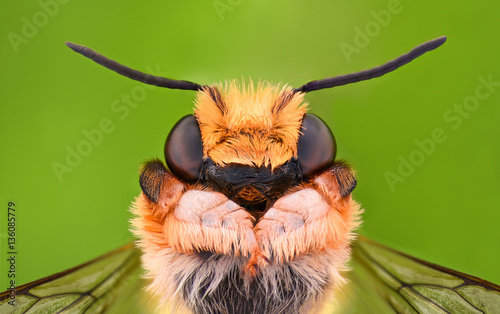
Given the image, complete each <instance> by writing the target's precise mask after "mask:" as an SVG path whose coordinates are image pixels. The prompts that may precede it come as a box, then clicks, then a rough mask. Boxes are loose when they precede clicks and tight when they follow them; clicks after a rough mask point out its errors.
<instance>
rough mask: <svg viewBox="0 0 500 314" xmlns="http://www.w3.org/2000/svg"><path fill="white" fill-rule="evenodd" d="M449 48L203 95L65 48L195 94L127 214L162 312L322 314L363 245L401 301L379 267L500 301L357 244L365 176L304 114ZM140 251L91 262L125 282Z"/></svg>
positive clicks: (474, 281)
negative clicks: (344, 90)
mask: <svg viewBox="0 0 500 314" xmlns="http://www.w3.org/2000/svg"><path fill="white" fill-rule="evenodd" d="M445 41H446V37H439V38H437V39H434V40H431V41H429V42H426V43H424V44H421V45H419V46H417V47H415V48H414V49H412V50H411V51H410V52H408V53H407V54H404V55H402V56H400V57H398V58H396V59H394V60H392V61H390V62H387V63H385V64H383V65H381V66H379V67H375V68H372V69H369V70H364V71H361V72H356V73H351V74H347V75H342V76H337V77H332V78H326V79H322V80H316V81H311V82H309V83H307V84H304V85H302V86H301V87H298V88H292V87H290V86H288V85H273V84H271V83H268V82H259V83H257V84H256V85H255V84H253V82H252V81H250V82H249V83H247V84H245V83H238V82H236V81H230V82H226V83H225V84H222V83H219V84H214V85H200V84H197V83H193V82H189V81H179V80H173V79H169V78H164V77H158V76H152V75H148V74H145V73H142V72H139V71H137V70H133V69H130V68H128V67H126V66H124V65H121V64H119V63H117V62H115V61H113V60H111V59H109V58H107V57H104V56H103V55H101V54H99V53H97V52H95V51H93V50H91V49H89V48H86V47H84V46H80V45H76V44H73V43H67V45H68V46H69V47H70V48H71V49H73V50H74V51H76V52H78V53H80V54H82V55H84V56H86V57H88V58H90V59H92V60H93V61H95V62H97V63H98V64H100V65H103V66H105V67H107V68H109V69H111V70H114V71H116V72H117V73H118V74H120V75H124V76H127V77H129V78H131V79H134V80H137V81H141V82H143V83H146V84H151V85H155V86H160V87H166V88H170V89H181V90H192V91H196V98H195V101H194V103H195V110H194V114H191V115H187V116H185V117H183V118H182V119H180V120H179V121H178V122H177V124H176V125H175V126H174V127H173V129H172V130H171V132H170V134H169V135H168V137H167V139H166V143H165V148H164V152H165V162H166V166H165V164H164V163H163V162H162V161H160V160H159V159H152V160H149V161H147V162H145V163H144V165H143V166H142V169H141V172H140V178H139V183H140V187H141V190H142V191H141V194H140V195H139V196H138V197H137V198H136V200H135V201H134V202H133V204H132V206H131V208H132V212H133V214H134V215H135V218H134V219H133V220H132V227H133V232H134V233H135V235H136V236H137V238H138V241H137V246H138V247H139V249H140V251H141V253H142V254H141V260H142V265H143V267H144V268H145V270H146V278H147V279H148V286H147V290H148V291H149V293H150V294H151V295H152V296H154V297H155V298H156V299H157V300H159V304H160V307H161V308H171V309H174V310H178V309H180V310H188V311H191V312H194V313H309V312H317V311H319V310H321V309H323V308H324V306H325V305H327V306H330V305H331V304H333V301H332V300H337V301H338V302H340V301H342V300H343V299H345V296H346V295H348V294H349V293H348V291H357V290H352V288H349V287H348V285H347V282H348V280H347V278H346V276H348V275H349V272H348V271H349V266H348V263H349V261H350V258H351V251H352V248H353V247H354V250H355V251H356V254H357V256H358V258H357V260H359V261H364V262H365V263H367V261H369V263H373V264H374V265H378V266H377V267H378V268H377V267H374V268H369V267H367V266H366V265H365V266H356V267H359V268H360V269H364V271H365V272H375V273H376V274H377V275H378V276H379V277H381V278H388V277H390V276H393V277H394V278H393V280H392V281H391V280H388V281H387V280H386V281H385V282H386V284H387V282H391V283H392V282H393V281H397V280H394V279H398V278H400V279H401V280H400V283H401V284H400V286H399V288H397V289H396V288H394V290H397V291H403V292H404V291H406V290H399V289H400V288H405V287H406V288H407V287H412V283H411V282H408V280H406V279H407V277H405V273H404V272H403V274H401V273H398V272H397V271H395V273H396V275H397V276H395V275H394V274H393V273H394V271H393V268H391V267H385V268H384V267H382V266H380V265H383V264H384V263H385V264H386V265H389V264H391V261H392V260H394V261H396V262H397V261H398V259H399V260H401V259H402V260H403V261H402V262H401V265H399V266H398V267H399V268H398V270H401V269H403V267H404V266H402V265H416V266H414V269H417V268H418V267H420V268H423V267H427V269H428V273H432V271H433V270H434V271H436V269H437V272H438V273H439V274H440V275H441V276H443V278H444V277H445V275H443V274H447V275H449V276H454V278H458V279H457V281H458V282H460V280H462V282H463V283H464V285H465V281H467V282H466V283H467V285H468V286H480V287H489V288H490V290H491V291H494V292H495V293H496V294H495V295H493V296H491V295H490V297H491V298H493V297H500V294H498V291H500V287H498V286H496V285H494V284H491V283H488V282H485V281H482V280H481V279H479V278H475V277H471V276H469V277H467V276H468V275H465V274H461V273H459V272H454V271H451V270H448V269H445V268H439V266H436V265H433V264H430V263H426V262H424V261H420V260H417V259H414V258H412V257H409V256H406V255H404V254H401V253H398V252H395V251H392V250H390V249H388V248H385V247H383V246H379V245H377V244H374V243H372V242H370V241H369V240H366V239H364V238H361V239H358V240H357V242H355V243H354V241H355V239H356V228H357V227H358V226H359V224H360V223H361V213H362V210H361V208H360V205H359V204H358V203H357V202H356V201H354V200H353V199H352V196H351V193H352V191H353V190H354V188H355V187H356V183H357V182H356V178H355V173H354V171H353V169H352V168H351V167H350V166H349V164H348V163H347V162H345V161H341V160H337V159H336V153H337V145H336V141H335V137H334V135H333V133H332V132H331V131H330V129H329V127H328V126H327V125H326V123H325V122H323V121H322V120H321V119H320V118H319V117H317V116H315V115H313V114H310V113H307V109H308V106H309V104H308V103H307V101H306V100H305V94H306V93H309V92H312V91H316V90H321V89H327V88H332V87H336V86H341V85H346V84H350V83H355V82H359V81H363V80H368V79H372V78H376V77H380V76H382V75H385V74H387V73H389V72H392V71H394V70H396V69H397V68H399V67H401V66H403V65H405V64H407V63H409V62H410V61H412V60H414V59H415V58H417V57H419V56H421V55H423V54H424V53H426V52H428V51H431V50H434V49H436V48H438V47H439V46H441V45H442V44H443V43H444V42H445ZM134 252H135V251H134V250H133V249H132V248H131V247H126V248H122V249H121V250H118V251H116V252H114V253H111V254H110V255H109V256H106V257H103V258H101V259H98V260H96V261H94V262H93V263H103V261H105V260H107V259H109V258H112V257H114V256H117V254H118V255H119V256H121V259H118V260H125V261H128V262H127V263H124V264H120V267H122V268H120V269H121V270H122V271H121V273H123V274H126V273H127V274H128V273H129V270H131V269H133V268H134V267H135V266H136V265H135V264H134V263H133V262H132V261H134V260H135V256H136V255H135V253H134ZM381 252H382V255H381ZM377 254H378V255H377ZM355 256H356V255H355ZM387 256H389V257H390V258H387ZM411 263H414V264H411ZM122 265H125V266H122ZM422 265H424V266H422ZM379 266H380V267H379ZM363 267H364V268H363ZM367 269H371V270H368V271H367ZM125 270H126V271H125ZM384 270H385V271H387V273H386V274H385V275H384V273H383V271H384ZM75 271H77V270H75ZM410 271H411V270H410ZM72 272H73V271H68V272H65V273H64V274H62V275H61V276H63V277H64V276H68V274H70V273H72ZM398 276H399V277H398ZM123 277H126V276H125V275H123ZM106 278H108V277H106ZM356 278H357V277H356V276H351V281H352V282H354V283H355V282H356V281H357V279H356ZM372 282H374V281H372ZM417 283H418V281H417ZM417 283H416V284H417ZM43 284H46V282H45V281H44V282H43ZM105 285H110V284H109V283H106V284H105ZM443 285H444V284H443ZM467 285H466V286H467ZM362 286H363V284H360V285H357V287H362ZM382 286H383V284H382ZM462 286H463V285H461V284H457V285H456V289H459V287H462ZM31 287H32V286H29V287H27V288H26V289H27V291H30V289H31ZM367 287H368V286H367ZM28 288H29V289H28ZM365 288H366V287H365ZM451 288H453V289H455V286H453V287H451ZM451 288H450V289H451ZM97 290H98V289H97ZM373 290H378V288H376V289H373ZM92 291H94V290H92ZM418 291H420V290H418ZM457 291H458V290H457ZM87 293H88V291H87ZM385 293H386V295H385V298H386V300H387V302H388V304H389V305H391V306H390V307H389V308H392V309H396V310H397V311H400V310H401V311H402V309H410V308H413V309H416V306H412V305H411V303H407V304H410V305H409V306H407V307H402V306H401V305H399V306H395V305H394V304H395V303H394V302H396V301H394V300H397V301H398V302H400V303H398V304H401V300H399V299H394V297H393V296H392V299H391V292H385ZM396 293H397V292H396ZM400 293H401V292H400ZM457 293H458V292H457ZM359 294H360V295H361V293H359ZM470 294H474V293H472V292H470ZM497 294H498V296H497ZM415 298H416V297H415ZM96 299H98V297H96ZM436 299H439V298H437V297H436ZM478 299H479V298H478ZM365 301H366V300H365ZM360 302H361V303H362V302H363V301H360ZM391 302H392V303H391ZM432 302H433V300H432V298H431V300H429V303H430V304H434V303H432ZM436 302H439V300H438V301H436ZM457 302H458V301H457ZM396 303H397V302H396ZM472 303H473V302H472ZM436 304H437V303H436ZM344 308H346V307H344ZM436 308H443V307H442V306H440V305H437V307H436ZM386 309H387V308H386Z"/></svg>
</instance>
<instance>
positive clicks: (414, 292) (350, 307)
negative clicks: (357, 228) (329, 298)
mask: <svg viewBox="0 0 500 314" xmlns="http://www.w3.org/2000/svg"><path fill="white" fill-rule="evenodd" d="M352 268H353V271H351V272H350V275H349V277H350V281H351V282H350V284H348V286H347V287H345V290H343V291H342V292H341V300H340V306H337V308H336V309H337V310H338V312H339V313H500V286H498V285H496V284H493V283H491V282H488V281H485V280H482V279H480V278H477V277H474V276H470V275H467V274H464V273H461V272H458V271H455V270H452V269H449V268H445V267H441V266H438V265H435V264H432V263H429V262H426V261H423V260H420V259H417V258H415V257H412V256H409V255H406V254H404V253H401V252H398V251H396V250H394V249H391V248H389V247H387V246H384V245H381V244H379V243H376V242H374V241H371V240H369V239H367V238H364V237H361V236H360V237H359V238H358V240H357V241H356V242H355V243H354V244H353V256H352Z"/></svg>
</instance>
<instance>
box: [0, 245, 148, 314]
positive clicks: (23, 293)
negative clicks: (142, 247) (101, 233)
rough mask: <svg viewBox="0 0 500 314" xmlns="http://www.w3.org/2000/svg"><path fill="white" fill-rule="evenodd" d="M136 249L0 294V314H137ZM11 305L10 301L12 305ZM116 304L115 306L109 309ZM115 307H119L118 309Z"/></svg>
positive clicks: (139, 289) (125, 248)
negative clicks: (103, 313) (109, 313)
mask: <svg viewBox="0 0 500 314" xmlns="http://www.w3.org/2000/svg"><path fill="white" fill-rule="evenodd" d="M139 256H140V255H139V252H138V250H137V249H136V248H135V247H134V246H133V245H132V244H128V245H126V246H123V247H121V248H119V249H116V250H114V251H112V252H109V253H107V254H105V255H102V256H100V257H98V258H96V259H94V260H91V261H89V262H87V263H85V264H82V265H80V266H77V267H74V268H71V269H68V270H66V271H63V272H60V273H57V274H55V275H52V276H49V277H46V278H42V279H39V280H37V281H34V282H31V283H28V284H25V285H23V286H20V287H17V289H16V295H15V301H14V305H11V304H9V301H12V299H11V297H10V291H5V292H3V293H1V294H0V313H102V312H104V311H106V312H110V311H111V312H115V313H140V311H139V310H138V308H134V307H132V306H137V304H138V303H140V302H139V301H138V300H137V295H138V294H141V293H142V287H143V286H144V283H142V282H141V280H140V279H139V272H140V259H139ZM11 303H12V302H11ZM113 304H116V306H112V305H113ZM117 306H120V307H121V308H123V309H125V310H123V309H120V308H118V307H117Z"/></svg>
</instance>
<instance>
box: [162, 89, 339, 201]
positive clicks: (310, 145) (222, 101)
mask: <svg viewBox="0 0 500 314" xmlns="http://www.w3.org/2000/svg"><path fill="white" fill-rule="evenodd" d="M195 104H196V109H195V114H194V115H190V116H186V117H184V118H183V119H181V120H180V121H179V123H178V124H177V125H176V126H175V127H174V128H173V129H172V131H171V132H170V134H169V137H168V138H167V142H166V144H165V159H166V161H167V164H168V166H169V168H170V170H171V171H172V172H173V173H174V174H176V175H177V176H179V177H181V178H184V179H185V180H187V181H201V182H202V183H203V184H207V185H209V186H210V187H211V188H214V189H216V190H218V191H220V192H222V193H224V194H226V195H227V196H228V197H230V198H231V199H233V200H234V201H236V202H238V203H240V204H243V205H246V206H248V205H250V206H251V205H255V204H259V203H262V202H266V201H269V200H273V199H275V198H277V197H279V196H280V195H282V193H283V192H284V191H285V190H286V189H288V188H290V187H291V186H294V185H297V184H298V183H299V182H301V180H303V178H306V177H309V176H311V175H313V174H314V173H316V172H318V171H320V170H322V169H324V168H325V167H327V166H329V165H331V164H332V163H333V161H334V158H335V152H336V145H335V139H334V137H333V135H332V133H331V132H330V130H329V128H328V127H327V126H326V124H325V123H324V122H323V121H321V119H319V118H317V117H316V116H314V115H311V114H306V110H307V103H305V102H304V93H302V92H297V91H294V90H293V89H292V88H290V87H288V86H282V87H280V86H273V85H271V84H269V83H266V82H262V83H259V84H258V85H257V87H255V86H254V84H253V83H252V82H250V83H249V84H248V85H245V84H243V83H242V84H241V85H240V84H238V83H237V82H236V81H232V82H229V83H226V84H225V85H222V84H218V85H213V86H205V87H203V88H202V89H201V90H200V91H199V92H198V94H197V97H196V101H195Z"/></svg>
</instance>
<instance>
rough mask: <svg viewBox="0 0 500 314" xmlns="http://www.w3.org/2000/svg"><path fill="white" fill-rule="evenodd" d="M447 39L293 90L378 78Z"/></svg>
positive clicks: (298, 90)
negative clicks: (359, 69)
mask: <svg viewBox="0 0 500 314" xmlns="http://www.w3.org/2000/svg"><path fill="white" fill-rule="evenodd" d="M445 41H446V36H442V37H439V38H436V39H433V40H430V41H428V42H425V43H423V44H421V45H419V46H417V47H415V48H413V49H412V50H411V51H410V52H408V53H406V54H404V55H402V56H399V57H397V58H396V59H394V60H392V61H389V62H387V63H385V64H383V65H380V66H378V67H375V68H372V69H368V70H363V71H360V72H355V73H350V74H345V75H339V76H335V77H329V78H326V79H322V80H316V81H311V82H309V83H307V84H304V85H302V86H301V87H299V88H296V89H294V90H293V91H294V92H296V93H308V92H312V91H315V90H320V89H325V88H332V87H335V86H342V85H347V84H351V83H356V82H360V81H365V80H369V79H372V78H376V77H379V76H382V75H384V74H387V73H389V72H392V71H394V70H396V69H397V68H399V67H402V66H403V65H405V64H407V63H409V62H410V61H412V60H414V59H416V58H418V57H420V56H421V55H423V54H424V53H426V52H428V51H431V50H434V49H436V48H437V47H439V46H441V45H442V44H444V42H445Z"/></svg>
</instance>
